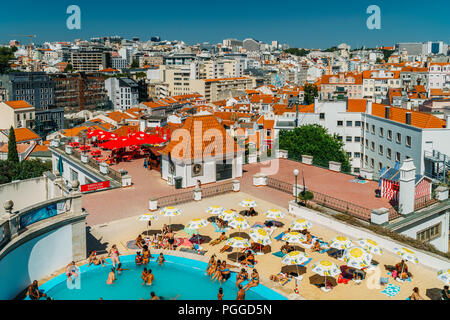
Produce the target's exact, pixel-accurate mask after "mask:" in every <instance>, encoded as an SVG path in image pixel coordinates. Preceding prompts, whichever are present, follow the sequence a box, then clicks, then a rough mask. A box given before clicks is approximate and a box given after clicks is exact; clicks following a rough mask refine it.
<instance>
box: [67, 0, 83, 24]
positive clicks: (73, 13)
mask: <svg viewBox="0 0 450 320" xmlns="http://www.w3.org/2000/svg"><path fill="white" fill-rule="evenodd" d="M66 13H67V14H70V16H69V17H67V20H66V26H67V29H69V30H80V29H81V9H80V7H79V6H77V5H75V4H72V5H70V6H68V7H67V10H66Z"/></svg>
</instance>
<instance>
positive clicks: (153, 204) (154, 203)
mask: <svg viewBox="0 0 450 320" xmlns="http://www.w3.org/2000/svg"><path fill="white" fill-rule="evenodd" d="M148 209H149V210H150V211H156V210H158V200H156V199H154V198H153V199H150V200H149V201H148Z"/></svg>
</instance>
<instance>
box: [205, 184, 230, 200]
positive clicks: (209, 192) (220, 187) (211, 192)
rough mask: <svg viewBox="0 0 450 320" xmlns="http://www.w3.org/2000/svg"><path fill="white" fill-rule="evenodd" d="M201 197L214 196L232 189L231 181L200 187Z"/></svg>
mask: <svg viewBox="0 0 450 320" xmlns="http://www.w3.org/2000/svg"><path fill="white" fill-rule="evenodd" d="M201 189H202V198H208V197H214V196H217V195H221V194H225V193H228V192H232V191H233V182H232V181H228V182H226V183H222V184H217V185H213V186H210V187H205V188H201Z"/></svg>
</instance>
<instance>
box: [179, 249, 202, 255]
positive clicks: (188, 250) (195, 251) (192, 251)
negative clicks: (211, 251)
mask: <svg viewBox="0 0 450 320" xmlns="http://www.w3.org/2000/svg"><path fill="white" fill-rule="evenodd" d="M180 251H182V252H187V253H195V254H199V255H201V256H203V255H205V253H206V252H207V251H206V250H201V251H197V250H194V249H190V248H180Z"/></svg>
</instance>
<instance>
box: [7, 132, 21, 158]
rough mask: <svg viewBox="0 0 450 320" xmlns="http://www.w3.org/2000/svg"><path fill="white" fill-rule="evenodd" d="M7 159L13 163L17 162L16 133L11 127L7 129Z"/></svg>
mask: <svg viewBox="0 0 450 320" xmlns="http://www.w3.org/2000/svg"><path fill="white" fill-rule="evenodd" d="M8 161H9V162H13V163H19V153H18V152H17V143H16V134H15V133H14V129H13V127H11V128H10V129H9V140H8Z"/></svg>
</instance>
